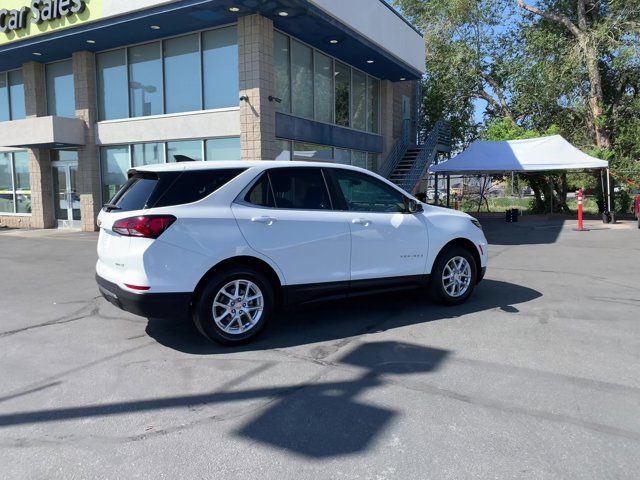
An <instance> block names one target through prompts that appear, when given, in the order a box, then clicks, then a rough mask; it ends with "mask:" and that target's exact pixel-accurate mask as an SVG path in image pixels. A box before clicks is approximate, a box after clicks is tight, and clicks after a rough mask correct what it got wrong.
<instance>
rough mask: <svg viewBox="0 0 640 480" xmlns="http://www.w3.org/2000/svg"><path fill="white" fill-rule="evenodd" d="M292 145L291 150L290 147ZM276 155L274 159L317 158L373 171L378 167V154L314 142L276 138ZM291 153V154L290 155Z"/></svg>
mask: <svg viewBox="0 0 640 480" xmlns="http://www.w3.org/2000/svg"><path fill="white" fill-rule="evenodd" d="M292 147H293V151H292V150H291V148H292ZM276 148H277V151H278V155H277V156H276V160H291V159H292V158H293V159H294V160H318V161H329V162H330V161H333V162H335V163H339V164H342V165H353V166H356V167H361V168H365V169H367V170H372V171H375V170H376V169H377V168H378V161H379V159H380V154H378V153H373V152H364V151H359V150H349V149H348V148H339V147H333V146H331V145H317V144H314V143H304V142H295V141H291V140H285V139H282V138H277V139H276ZM292 154H293V155H292Z"/></svg>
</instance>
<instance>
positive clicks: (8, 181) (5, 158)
mask: <svg viewBox="0 0 640 480" xmlns="http://www.w3.org/2000/svg"><path fill="white" fill-rule="evenodd" d="M0 213H31V181H30V179H29V154H28V153H27V152H7V153H0Z"/></svg>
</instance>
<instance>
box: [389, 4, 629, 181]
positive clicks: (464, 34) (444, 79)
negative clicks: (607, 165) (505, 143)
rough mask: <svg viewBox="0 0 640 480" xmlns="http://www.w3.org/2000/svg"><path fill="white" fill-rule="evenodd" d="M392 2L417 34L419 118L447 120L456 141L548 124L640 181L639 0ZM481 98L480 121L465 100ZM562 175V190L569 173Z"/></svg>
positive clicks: (620, 174)
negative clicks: (421, 40)
mask: <svg viewBox="0 0 640 480" xmlns="http://www.w3.org/2000/svg"><path fill="white" fill-rule="evenodd" d="M395 3H396V5H398V6H400V7H401V9H402V10H403V12H404V13H405V14H408V15H409V16H410V17H411V19H412V20H413V21H414V22H415V23H416V24H417V25H418V26H419V27H420V28H421V29H422V30H423V32H424V35H425V42H426V50H427V56H426V68H427V74H426V76H425V80H424V85H425V88H424V92H425V96H424V104H425V108H424V112H425V125H427V126H430V125H431V124H432V123H433V122H435V120H437V118H438V116H439V115H445V116H447V117H449V118H451V119H455V121H456V124H457V127H458V130H459V131H458V132H457V134H456V137H455V138H456V139H457V141H458V146H460V147H464V146H466V145H467V144H468V143H469V142H470V141H472V140H474V139H475V138H477V137H480V136H486V134H487V131H488V128H490V126H491V125H494V124H496V123H500V122H502V121H509V122H510V123H511V124H513V125H515V126H517V127H518V128H522V129H524V130H525V131H531V132H546V131H548V129H549V128H551V127H554V128H555V129H556V131H557V132H558V133H560V134H561V135H563V136H564V137H565V138H566V139H567V140H569V141H570V142H571V143H573V144H574V145H576V146H577V147H578V148H581V149H582V150H584V151H586V152H588V153H590V154H592V155H594V156H598V157H600V158H604V159H607V160H610V161H611V165H612V171H613V173H614V177H615V178H617V179H618V180H619V181H624V182H636V183H637V184H640V48H638V45H640V0H548V1H545V2H541V1H539V0H493V1H492V0H429V1H424V0H395ZM479 100H482V101H485V102H486V103H487V108H486V111H485V113H484V118H483V120H482V122H481V123H480V124H478V123H476V121H475V118H474V115H473V108H471V107H472V106H473V104H474V102H478V101H479ZM465 133H466V135H465ZM566 178H567V182H565V181H564V180H565V179H564V178H561V179H559V180H558V188H559V189H560V191H562V190H564V189H565V187H567V185H568V187H567V188H569V187H570V186H571V182H572V181H573V178H574V175H573V174H572V175H569V176H568V177H566ZM580 184H581V185H582V184H584V185H587V184H588V185H596V184H599V181H598V182H596V180H595V177H594V178H592V179H591V180H588V181H587V180H586V179H585V178H584V177H582V179H581V180H580Z"/></svg>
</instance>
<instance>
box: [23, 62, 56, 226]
mask: <svg viewBox="0 0 640 480" xmlns="http://www.w3.org/2000/svg"><path fill="white" fill-rule="evenodd" d="M22 76H23V79H24V92H25V110H26V114H27V118H34V117H42V116H45V115H46V114H47V96H46V77H45V70H44V65H43V64H41V63H36V62H29V63H25V64H24V65H23V66H22ZM51 173H52V172H51V158H50V151H49V150H47V149H41V148H36V149H31V150H29V181H30V182H31V223H30V224H31V228H55V227H56V225H57V222H56V216H55V207H54V203H53V202H54V194H53V179H52V177H51Z"/></svg>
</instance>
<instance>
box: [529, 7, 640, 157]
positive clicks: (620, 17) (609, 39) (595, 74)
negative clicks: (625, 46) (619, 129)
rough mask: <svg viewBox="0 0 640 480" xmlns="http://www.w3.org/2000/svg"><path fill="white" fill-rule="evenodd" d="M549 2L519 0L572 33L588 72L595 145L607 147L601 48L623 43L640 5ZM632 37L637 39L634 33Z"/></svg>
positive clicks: (609, 142) (531, 10)
mask: <svg viewBox="0 0 640 480" xmlns="http://www.w3.org/2000/svg"><path fill="white" fill-rule="evenodd" d="M550 3H551V5H550V6H549V7H548V8H547V9H544V10H543V9H540V8H537V7H535V6H532V5H528V4H526V3H525V2H524V1H523V0H518V6H519V7H520V8H522V9H524V10H526V11H527V12H530V13H532V14H534V15H537V16H539V17H542V18H543V19H545V20H547V21H549V22H553V23H555V24H557V25H561V26H562V27H564V28H565V29H566V30H567V31H568V32H569V33H570V34H571V35H572V36H573V38H574V40H575V43H576V45H577V47H578V49H579V51H580V53H581V55H582V58H583V61H584V64H585V66H586V70H587V73H588V78H589V108H590V112H591V120H592V128H593V133H594V138H595V144H596V146H597V147H598V148H601V149H608V148H610V146H611V138H610V134H609V130H608V128H607V126H606V120H605V95H604V88H603V75H602V72H601V63H602V60H603V58H602V54H603V51H606V50H608V49H611V48H612V47H613V46H615V45H616V44H619V43H620V42H624V41H625V34H627V33H629V32H633V30H635V29H637V21H638V17H640V13H639V7H640V5H639V4H638V2H637V1H634V0H631V1H624V2H621V1H610V2H604V1H598V0H575V4H574V6H575V8H574V6H572V5H571V3H572V2H566V1H561V2H550ZM563 7H564V8H563ZM563 10H564V11H563ZM572 10H573V11H572ZM566 11H569V12H571V11H572V12H571V13H573V15H571V14H570V13H565V12H566ZM635 40H636V41H637V32H636V37H635Z"/></svg>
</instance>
